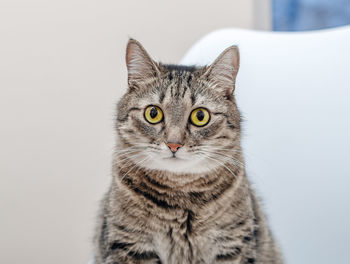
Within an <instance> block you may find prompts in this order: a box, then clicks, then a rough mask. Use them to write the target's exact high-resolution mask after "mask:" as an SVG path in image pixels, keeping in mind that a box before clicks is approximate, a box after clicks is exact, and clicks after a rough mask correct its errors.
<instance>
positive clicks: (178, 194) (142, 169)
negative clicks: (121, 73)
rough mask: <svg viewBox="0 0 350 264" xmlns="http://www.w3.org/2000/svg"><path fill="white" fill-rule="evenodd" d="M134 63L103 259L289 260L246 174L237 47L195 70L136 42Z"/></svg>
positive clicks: (107, 203)
mask: <svg viewBox="0 0 350 264" xmlns="http://www.w3.org/2000/svg"><path fill="white" fill-rule="evenodd" d="M126 64H127V69H128V91H127V93H126V94H125V95H124V96H123V97H122V99H121V100H120V102H119V104H118V115H117V122H116V130H117V135H118V142H117V145H116V151H115V158H114V164H113V165H114V166H113V177H112V183H111V185H110V188H109V191H108V192H107V195H106V196H105V198H104V200H103V202H102V209H101V215H100V223H99V227H98V230H97V235H96V256H95V263H96V264H128V263H130V264H131V263H164V264H189V263H261V264H266V263H282V262H283V261H282V258H281V255H280V253H279V249H278V246H277V245H276V242H275V241H274V239H273V237H272V235H271V232H270V231H269V228H268V226H267V224H266V220H265V217H264V214H263V212H262V211H261V209H260V206H259V201H258V199H257V198H256V195H255V194H254V191H253V190H252V189H251V187H250V184H249V182H248V180H247V177H246V174H245V169H244V161H243V157H242V150H241V144H240V134H241V133H240V131H241V126H240V121H241V118H240V114H239V111H238V109H237V106H236V102H235V98H234V94H233V92H234V89H235V79H236V75H237V72H238V67H239V52H238V48H237V47H236V46H232V47H229V48H227V49H226V50H225V51H223V53H221V55H220V56H219V57H218V58H217V59H216V61H215V62H214V63H213V64H212V65H210V66H207V67H192V66H179V65H166V64H161V63H157V62H155V61H153V60H152V59H151V58H150V57H149V55H148V54H147V52H146V51H145V49H144V48H143V47H142V46H141V44H140V43H138V42H137V41H135V40H130V41H129V43H128V46H127V51H126Z"/></svg>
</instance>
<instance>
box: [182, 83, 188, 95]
mask: <svg viewBox="0 0 350 264" xmlns="http://www.w3.org/2000/svg"><path fill="white" fill-rule="evenodd" d="M187 88H188V87H187V85H184V89H183V92H182V98H184V97H185V93H186V91H187Z"/></svg>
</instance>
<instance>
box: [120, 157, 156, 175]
mask: <svg viewBox="0 0 350 264" xmlns="http://www.w3.org/2000/svg"><path fill="white" fill-rule="evenodd" d="M150 158H151V157H150V156H147V157H146V158H144V159H143V160H141V161H139V162H136V163H135V165H134V166H133V167H131V169H130V170H128V171H127V172H126V173H125V174H124V175H123V176H122V178H121V180H123V179H124V178H125V177H126V176H127V175H128V174H129V173H130V172H131V171H132V170H133V169H134V168H136V166H139V167H140V165H141V164H142V163H143V162H145V161H147V160H149V159H150Z"/></svg>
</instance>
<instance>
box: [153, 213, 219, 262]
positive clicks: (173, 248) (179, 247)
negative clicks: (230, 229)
mask: <svg viewBox="0 0 350 264" xmlns="http://www.w3.org/2000/svg"><path fill="white" fill-rule="evenodd" d="M187 214H188V216H187V218H186V219H185V221H184V222H183V223H182V224H180V225H177V226H174V225H169V226H168V229H165V230H164V231H162V232H157V233H155V234H153V235H152V242H153V246H154V247H155V251H156V252H157V254H158V256H159V258H160V260H161V262H162V263H169V264H180V263H181V264H187V263H188V264H189V263H214V260H215V255H216V254H215V244H214V240H213V234H211V233H215V231H214V230H206V231H204V230H202V232H197V231H196V230H193V228H195V227H194V225H196V223H195V222H194V220H193V219H191V214H190V213H187Z"/></svg>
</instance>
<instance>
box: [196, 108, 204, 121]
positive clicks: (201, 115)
mask: <svg viewBox="0 0 350 264" xmlns="http://www.w3.org/2000/svg"><path fill="white" fill-rule="evenodd" d="M197 119H198V120H199V121H202V120H203V119H204V113H203V111H202V110H199V111H198V112H197Z"/></svg>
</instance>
